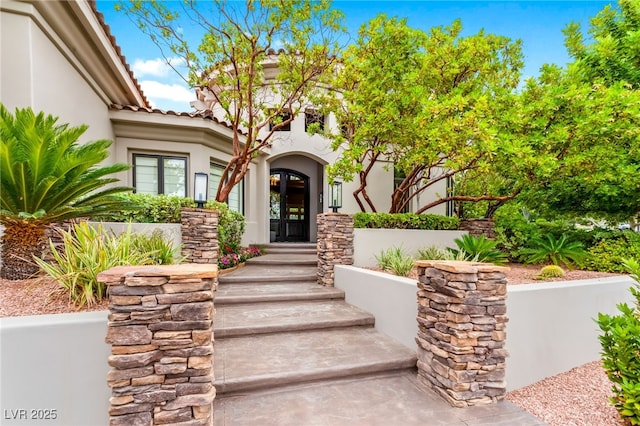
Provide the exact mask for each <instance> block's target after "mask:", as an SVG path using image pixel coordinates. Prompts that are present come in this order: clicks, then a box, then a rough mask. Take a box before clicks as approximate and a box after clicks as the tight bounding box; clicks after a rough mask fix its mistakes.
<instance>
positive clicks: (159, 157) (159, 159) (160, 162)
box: [131, 152, 189, 197]
mask: <svg viewBox="0 0 640 426" xmlns="http://www.w3.org/2000/svg"><path fill="white" fill-rule="evenodd" d="M131 155H132V157H131V163H132V165H133V167H132V174H133V179H132V183H133V192H134V193H138V188H137V185H136V184H137V182H136V180H137V179H136V177H137V173H136V167H137V165H136V159H137V158H154V159H155V160H156V165H157V170H158V171H157V176H156V177H157V179H158V186H157V188H156V189H157V195H164V194H165V181H164V177H165V173H164V160H167V159H168V160H182V161H184V182H185V183H184V194H183V195H178V196H181V197H187V196H188V194H189V188H188V187H189V157H188V156H186V155H184V156H182V155H176V154H149V153H138V152H134V153H132V154H131Z"/></svg>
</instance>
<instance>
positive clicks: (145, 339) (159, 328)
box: [98, 264, 218, 426]
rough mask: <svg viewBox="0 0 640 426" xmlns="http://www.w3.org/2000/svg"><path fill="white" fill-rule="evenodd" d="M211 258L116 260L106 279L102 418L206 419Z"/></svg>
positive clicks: (141, 421)
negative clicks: (106, 390)
mask: <svg viewBox="0 0 640 426" xmlns="http://www.w3.org/2000/svg"><path fill="white" fill-rule="evenodd" d="M217 274H218V270H217V265H196V264H182V265H161V266H119V267H115V268H112V269H110V270H108V271H105V272H102V273H100V274H99V275H98V281H99V282H101V283H103V284H106V285H107V286H108V290H109V291H108V293H109V311H110V312H109V322H108V325H107V337H106V339H105V340H106V342H107V343H109V344H111V356H109V360H108V362H109V365H110V366H111V370H110V371H109V373H108V375H107V383H108V385H109V387H110V388H111V395H112V396H111V398H110V399H109V402H110V407H109V424H110V426H125V425H126V426H128V425H161V424H167V423H172V424H173V423H180V424H188V425H193V426H196V425H212V424H213V408H212V402H213V399H214V398H215V392H216V391H215V388H214V387H213V315H214V309H213V291H214V287H213V281H214V279H215V278H216V276H217Z"/></svg>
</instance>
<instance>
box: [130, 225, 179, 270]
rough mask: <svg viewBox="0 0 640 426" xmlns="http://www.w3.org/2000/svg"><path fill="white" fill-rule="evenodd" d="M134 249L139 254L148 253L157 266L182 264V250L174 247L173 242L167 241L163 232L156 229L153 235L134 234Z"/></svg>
mask: <svg viewBox="0 0 640 426" xmlns="http://www.w3.org/2000/svg"><path fill="white" fill-rule="evenodd" d="M132 245H133V248H134V249H135V250H136V251H137V252H139V253H147V254H148V255H149V256H150V257H151V261H152V263H153V264H156V265H170V264H173V263H182V261H183V260H184V258H183V257H182V256H181V254H180V252H181V248H180V247H176V248H174V247H173V244H172V243H171V241H168V240H166V239H165V236H164V234H163V233H162V231H161V230H159V229H156V230H154V231H153V232H152V233H151V234H133V239H132Z"/></svg>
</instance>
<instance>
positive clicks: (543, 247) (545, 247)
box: [520, 234, 587, 269]
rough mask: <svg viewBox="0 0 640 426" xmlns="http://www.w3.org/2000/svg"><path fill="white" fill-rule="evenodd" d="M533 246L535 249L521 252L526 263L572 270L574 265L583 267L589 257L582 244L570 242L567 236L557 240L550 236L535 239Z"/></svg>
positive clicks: (529, 248)
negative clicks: (545, 263) (546, 264)
mask: <svg viewBox="0 0 640 426" xmlns="http://www.w3.org/2000/svg"><path fill="white" fill-rule="evenodd" d="M532 245H533V247H528V248H524V249H522V250H520V254H521V255H522V256H523V257H524V259H525V261H526V263H544V262H552V263H553V264H554V265H560V264H564V265H565V266H566V267H567V268H569V269H571V268H572V267H573V265H574V264H578V265H581V264H582V262H583V261H584V260H585V259H586V257H587V252H586V251H585V250H584V248H583V247H582V243H580V242H577V241H568V240H567V236H566V235H562V236H561V237H560V238H559V239H556V238H555V237H553V236H552V235H550V234H549V235H547V236H546V238H545V239H542V238H536V239H534V240H533V242H532Z"/></svg>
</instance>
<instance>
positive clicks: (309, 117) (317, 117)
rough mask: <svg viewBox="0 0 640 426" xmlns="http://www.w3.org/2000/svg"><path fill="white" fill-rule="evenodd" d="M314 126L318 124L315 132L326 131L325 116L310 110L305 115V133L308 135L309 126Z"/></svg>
mask: <svg viewBox="0 0 640 426" xmlns="http://www.w3.org/2000/svg"><path fill="white" fill-rule="evenodd" d="M312 124H317V126H314V127H315V129H314V131H316V132H318V131H319V132H322V131H323V130H324V115H322V114H320V113H319V112H317V111H315V110H313V109H308V110H306V111H305V113H304V131H305V132H307V133H308V132H309V126H311V125H312Z"/></svg>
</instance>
